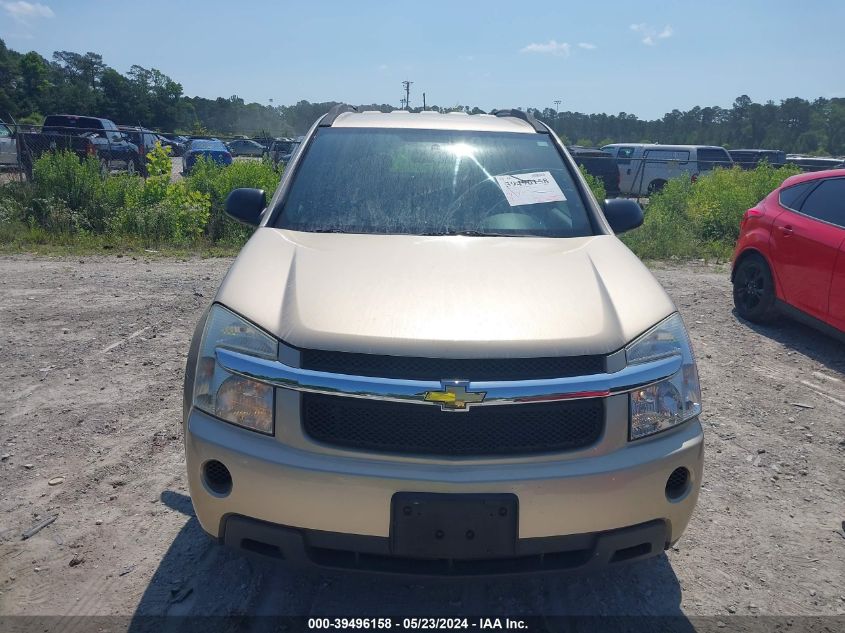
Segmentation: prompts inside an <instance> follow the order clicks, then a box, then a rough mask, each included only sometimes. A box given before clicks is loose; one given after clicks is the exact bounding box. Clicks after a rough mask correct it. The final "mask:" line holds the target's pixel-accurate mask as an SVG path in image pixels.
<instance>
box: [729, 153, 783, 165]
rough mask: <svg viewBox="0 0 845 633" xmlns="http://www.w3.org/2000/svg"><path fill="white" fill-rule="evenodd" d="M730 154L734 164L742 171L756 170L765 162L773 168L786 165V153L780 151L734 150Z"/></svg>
mask: <svg viewBox="0 0 845 633" xmlns="http://www.w3.org/2000/svg"><path fill="white" fill-rule="evenodd" d="M728 154H730V155H731V158H732V159H733V161H734V164H735V165H739V166H740V167H742V169H754V168H755V167H756V166H757V165H758V164H759V163H761V162H763V161H764V160H765V161H767V162H768V163H769V165H771V166H772V167H783V166H784V165H785V164H786V152H782V151H780V150H778V149H732V150H729V151H728Z"/></svg>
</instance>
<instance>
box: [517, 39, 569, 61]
mask: <svg viewBox="0 0 845 633" xmlns="http://www.w3.org/2000/svg"><path fill="white" fill-rule="evenodd" d="M571 49H572V47H571V46H570V45H569V44H567V43H566V42H556V41H555V40H549V41H548V42H546V43H545V44H536V43H533V44H529V45H528V46H524V47H522V48H521V49H520V50H519V52H520V53H542V54H544V55H559V56H561V57H568V56H569V51H570V50H571Z"/></svg>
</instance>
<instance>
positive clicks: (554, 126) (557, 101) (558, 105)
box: [552, 99, 560, 132]
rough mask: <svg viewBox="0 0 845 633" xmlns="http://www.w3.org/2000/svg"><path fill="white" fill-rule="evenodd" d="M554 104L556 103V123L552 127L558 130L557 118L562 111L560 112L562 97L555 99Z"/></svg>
mask: <svg viewBox="0 0 845 633" xmlns="http://www.w3.org/2000/svg"><path fill="white" fill-rule="evenodd" d="M554 104H555V123H554V125H553V126H552V128H553V129H554V131H555V132H557V118H558V116H559V115H560V112H559V110H560V99H555V100H554Z"/></svg>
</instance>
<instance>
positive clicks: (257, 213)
mask: <svg viewBox="0 0 845 633" xmlns="http://www.w3.org/2000/svg"><path fill="white" fill-rule="evenodd" d="M266 206H267V196H266V195H265V194H264V190H263V189H248V188H241V189H235V190H233V191H232V192H231V193H230V194H229V195H228V196H227V197H226V215H228V216H230V217H232V218H235V219H236V220H237V221H238V222H243V223H244V224H251V225H253V226H258V223H259V222H261V213H262V212H263V211H264V207H266Z"/></svg>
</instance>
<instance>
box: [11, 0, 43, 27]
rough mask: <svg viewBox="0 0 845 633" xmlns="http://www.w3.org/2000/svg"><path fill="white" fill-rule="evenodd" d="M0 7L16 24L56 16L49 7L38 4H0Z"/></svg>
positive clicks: (22, 2)
mask: <svg viewBox="0 0 845 633" xmlns="http://www.w3.org/2000/svg"><path fill="white" fill-rule="evenodd" d="M0 7H3V9H4V10H5V11H6V13H8V14H9V15H10V16H12V18H13V19H15V20H17V21H18V22H27V21H28V20H31V19H33V18H52V17H55V15H56V14H55V13H53V10H52V9H51V8H50V7H48V6H47V5H46V4H41V3H40V2H26V1H25V0H18V1H17V2H0Z"/></svg>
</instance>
